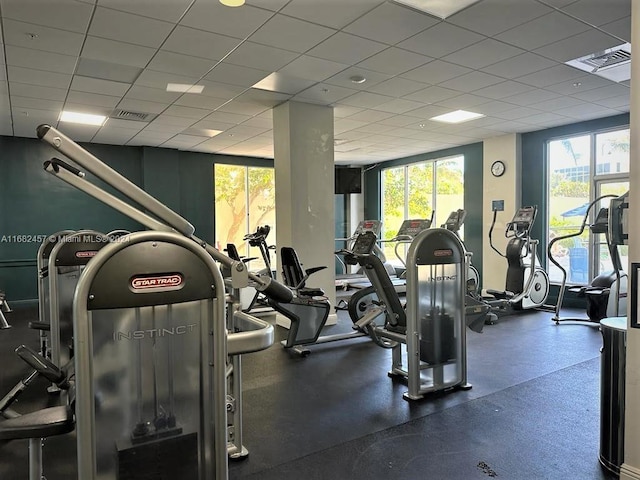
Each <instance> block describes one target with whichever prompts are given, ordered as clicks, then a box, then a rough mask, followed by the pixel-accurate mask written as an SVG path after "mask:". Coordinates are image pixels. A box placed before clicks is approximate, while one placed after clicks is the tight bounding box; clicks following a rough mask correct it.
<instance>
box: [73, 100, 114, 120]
mask: <svg viewBox="0 0 640 480" xmlns="http://www.w3.org/2000/svg"><path fill="white" fill-rule="evenodd" d="M63 110H65V111H67V112H78V113H90V114H91V115H104V116H105V117H108V116H109V115H111V112H112V110H113V109H112V108H108V107H99V106H97V105H86V104H84V103H72V102H69V101H68V100H67V101H66V102H65V103H64V107H63Z"/></svg>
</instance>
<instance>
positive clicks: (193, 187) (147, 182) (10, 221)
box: [0, 137, 273, 306]
mask: <svg viewBox="0 0 640 480" xmlns="http://www.w3.org/2000/svg"><path fill="white" fill-rule="evenodd" d="M83 147H85V148H86V149H87V150H89V151H90V152H91V153H92V154H93V155H95V156H96V157H98V158H99V159H100V160H102V161H104V162H105V163H107V164H108V165H110V166H111V167H112V168H114V169H115V170H116V171H118V172H119V173H121V174H122V175H124V176H125V177H127V178H128V179H130V180H131V181H132V182H134V183H135V184H137V185H139V186H141V187H142V188H144V189H145V190H146V191H147V192H149V193H151V194H152V195H153V196H155V197H156V198H158V199H159V200H160V201H162V202H163V203H165V204H167V205H168V206H169V207H171V208H172V209H173V210H175V211H177V212H178V213H180V214H181V215H182V216H183V217H185V218H186V219H187V220H189V221H190V222H191V223H192V224H193V225H194V226H195V228H196V235H197V236H198V237H200V238H202V239H203V240H205V241H207V242H209V243H212V242H213V239H214V222H215V218H214V204H213V195H214V192H213V164H214V163H215V162H219V163H234V164H239V165H252V166H267V167H272V166H273V161H272V160H269V159H257V158H244V157H229V156H225V155H211V154H204V153H194V152H182V151H178V150H171V149H163V148H151V147H126V146H124V147H123V146H111V145H100V144H83ZM54 156H61V155H60V154H59V153H58V152H56V151H55V150H54V149H53V148H51V147H50V146H48V145H46V144H45V143H43V142H41V141H39V140H37V139H31V138H19V137H0V172H2V189H1V190H0V289H2V290H4V291H5V292H6V294H7V299H8V300H9V302H10V304H11V305H16V306H17V305H19V304H20V303H21V302H23V301H26V302H29V301H33V300H34V299H36V298H37V293H36V292H37V284H36V261H35V258H36V253H37V250H38V247H39V246H40V243H41V241H42V239H43V237H44V236H45V235H49V234H52V233H54V232H57V231H60V230H65V229H74V230H75V229H81V228H89V229H94V230H98V231H102V232H109V231H111V230H114V229H120V228H124V229H127V230H132V231H136V230H141V229H142V226H140V225H138V224H137V223H136V222H134V221H133V220H130V219H129V218H128V217H126V216H124V215H122V214H120V213H118V212H116V211H115V210H113V209H112V208H110V207H108V206H107V205H104V204H102V203H101V202H99V201H97V200H94V199H93V198H91V197H89V196H88V195H86V194H84V193H83V192H80V191H78V190H76V189H75V188H73V187H71V186H69V185H67V184H66V183H64V182H62V181H61V180H59V179H57V178H54V177H53V176H52V175H50V174H48V173H46V172H45V171H44V170H43V168H42V164H43V162H44V161H46V160H49V159H50V158H51V157H54ZM63 160H66V159H65V158H63ZM88 178H89V179H90V180H91V181H92V182H93V183H96V184H97V185H100V186H101V187H103V188H106V189H107V190H108V191H110V193H114V194H116V195H117V196H119V197H121V198H122V195H120V194H118V193H117V192H115V191H114V190H112V189H111V188H109V187H106V185H105V184H104V183H102V182H101V181H97V180H96V179H95V178H94V177H92V176H91V175H88ZM3 240H4V241H3Z"/></svg>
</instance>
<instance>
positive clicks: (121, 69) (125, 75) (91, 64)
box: [76, 57, 142, 83]
mask: <svg viewBox="0 0 640 480" xmlns="http://www.w3.org/2000/svg"><path fill="white" fill-rule="evenodd" d="M141 72H142V69H141V68H139V67H132V66H129V65H120V64H116V63H110V62H105V61H103V60H94V59H93V58H82V57H80V58H79V59H78V66H77V67H76V75H81V76H83V77H91V78H101V79H102V80H112V81H114V82H122V83H133V82H135V81H136V79H137V78H138V76H139V75H140V73H141Z"/></svg>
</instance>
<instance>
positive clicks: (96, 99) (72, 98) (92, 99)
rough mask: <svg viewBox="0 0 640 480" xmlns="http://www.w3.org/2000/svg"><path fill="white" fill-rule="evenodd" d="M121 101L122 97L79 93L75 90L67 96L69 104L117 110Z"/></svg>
mask: <svg viewBox="0 0 640 480" xmlns="http://www.w3.org/2000/svg"><path fill="white" fill-rule="evenodd" d="M119 101H120V97H113V96H110V95H101V94H99V93H87V92H78V91H75V90H71V91H69V94H68V95H67V102H71V103H82V104H85V105H96V106H98V107H108V108H115V106H116V105H118V102H119Z"/></svg>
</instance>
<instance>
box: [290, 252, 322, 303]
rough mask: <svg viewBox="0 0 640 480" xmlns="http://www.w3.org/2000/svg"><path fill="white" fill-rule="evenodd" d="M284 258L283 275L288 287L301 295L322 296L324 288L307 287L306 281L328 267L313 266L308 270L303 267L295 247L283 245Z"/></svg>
mask: <svg viewBox="0 0 640 480" xmlns="http://www.w3.org/2000/svg"><path fill="white" fill-rule="evenodd" d="M280 258H281V260H282V276H283V278H284V282H285V284H286V285H287V286H288V287H291V288H293V289H294V290H295V291H296V293H297V294H298V295H299V296H301V297H322V296H324V290H322V289H321V288H313V287H306V286H305V283H306V281H307V279H308V278H309V276H310V275H311V274H313V273H316V272H318V271H320V270H324V269H325V268H327V267H313V268H308V269H307V270H303V269H302V264H301V263H300V260H299V259H298V254H297V253H296V251H295V249H294V248H293V247H282V248H281V249H280Z"/></svg>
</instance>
